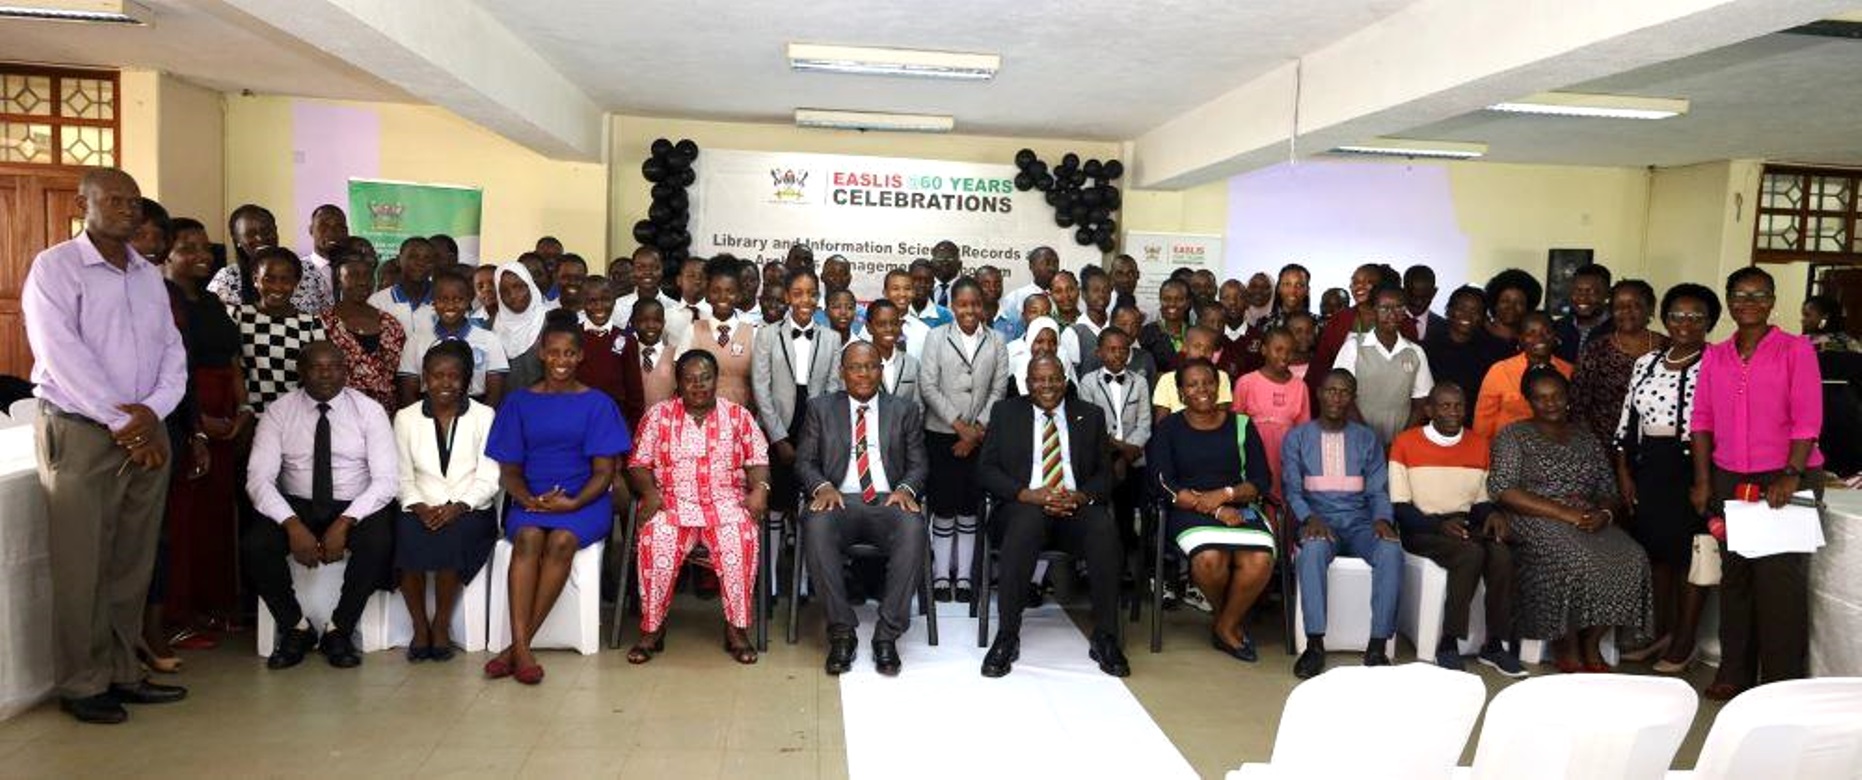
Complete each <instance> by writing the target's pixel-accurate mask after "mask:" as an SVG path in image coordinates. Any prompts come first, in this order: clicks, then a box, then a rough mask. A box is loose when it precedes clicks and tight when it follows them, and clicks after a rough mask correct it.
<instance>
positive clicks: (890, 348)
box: [860, 298, 924, 406]
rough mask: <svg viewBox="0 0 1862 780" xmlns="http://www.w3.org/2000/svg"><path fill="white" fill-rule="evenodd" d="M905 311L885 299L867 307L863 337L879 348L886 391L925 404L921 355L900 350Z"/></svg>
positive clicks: (880, 365) (883, 384) (880, 374)
mask: <svg viewBox="0 0 1862 780" xmlns="http://www.w3.org/2000/svg"><path fill="white" fill-rule="evenodd" d="M903 317H904V312H902V311H900V310H899V307H897V306H894V305H893V303H892V302H891V301H888V300H886V299H884V298H881V299H879V300H877V301H874V302H873V304H872V305H871V306H869V307H867V310H866V330H865V331H864V332H863V333H862V334H861V335H860V340H863V341H869V342H871V343H872V344H873V346H874V347H875V348H877V349H878V350H879V381H880V385H881V386H882V387H883V388H885V391H886V392H888V393H891V394H893V395H895V396H898V397H899V398H903V399H906V400H909V401H911V402H912V403H914V404H919V405H921V406H922V405H923V404H924V399H923V398H922V397H920V395H919V392H918V388H919V387H920V382H919V379H918V358H915V357H912V355H911V353H909V352H906V351H905V350H903V349H899V335H900V334H901V333H902V328H903V327H904V322H903Z"/></svg>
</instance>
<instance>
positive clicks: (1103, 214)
mask: <svg viewBox="0 0 1862 780" xmlns="http://www.w3.org/2000/svg"><path fill="white" fill-rule="evenodd" d="M1111 218H1112V210H1111V209H1109V208H1106V207H1104V206H1098V207H1095V208H1094V209H1093V213H1092V215H1091V216H1090V217H1089V218H1088V219H1087V220H1086V221H1088V222H1092V223H1095V224H1097V223H1100V222H1104V221H1106V220H1108V219H1111Z"/></svg>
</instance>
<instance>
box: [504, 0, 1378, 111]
mask: <svg viewBox="0 0 1862 780" xmlns="http://www.w3.org/2000/svg"><path fill="white" fill-rule="evenodd" d="M476 2H478V3H479V5H480V6H482V7H483V8H485V9H486V10H487V11H489V12H491V13H492V14H493V15H494V16H495V17H497V19H498V20H499V21H500V22H501V23H502V24H504V25H505V26H506V27H508V28H509V29H510V30H511V31H512V32H513V33H515V34H516V35H517V36H518V37H519V38H520V39H522V40H523V41H525V42H526V43H528V44H529V45H530V46H531V48H533V49H534V50H536V51H537V52H538V53H540V54H541V55H542V56H543V57H544V58H545V59H546V60H548V61H549V62H550V64H551V65H552V66H554V67H555V68H556V69H557V71H559V72H560V73H562V74H563V75H564V76H566V77H568V78H569V79H570V80H571V81H573V82H575V83H576V84H578V85H579V86H581V88H582V89H583V91H584V92H586V93H588V95H589V96H590V97H592V98H593V99H594V100H595V101H596V102H597V103H599V104H601V105H602V106H603V107H604V108H606V109H608V110H610V111H615V112H620V113H634V114H647V115H659V116H678V117H690V118H703V119H723V120H753V121H780V122H788V121H790V119H791V117H792V115H793V112H794V110H795V109H796V108H829V109H846V110H860V111H888V112H906V113H930V114H950V115H953V116H955V117H956V121H957V131H958V132H961V133H980V134H991V135H1034V136H1048V137H1067V138H1079V139H1095V140H1123V139H1130V138H1135V137H1137V135H1138V134H1139V133H1141V132H1143V131H1145V130H1148V129H1150V128H1152V127H1154V126H1156V125H1158V124H1160V123H1162V122H1164V121H1165V120H1167V119H1169V118H1171V117H1173V116H1175V115H1177V114H1179V113H1181V112H1183V111H1184V110H1186V109H1189V108H1191V107H1193V106H1196V105H1198V104H1200V103H1202V102H1204V101H1207V100H1209V99H1211V98H1214V97H1215V96H1217V95H1219V94H1221V93H1223V92H1226V91H1228V90H1230V89H1233V88H1234V87H1235V86H1236V85H1238V84H1242V83H1244V82H1246V81H1248V80H1249V79H1252V78H1254V77H1256V76H1258V75H1260V74H1261V73H1264V72H1266V71H1267V70H1268V69H1269V68H1271V67H1273V66H1275V65H1279V64H1281V63H1284V62H1286V61H1288V60H1291V59H1293V58H1295V57H1296V56H1298V55H1299V54H1301V53H1304V52H1309V51H1312V50H1314V49H1317V48H1320V47H1322V46H1324V45H1326V44H1328V43H1331V42H1333V41H1335V40H1337V39H1339V38H1341V37H1343V36H1344V35H1345V34H1347V33H1349V32H1351V31H1353V30H1357V29H1359V28H1361V27H1364V26H1366V25H1368V24H1370V23H1372V22H1374V21H1376V20H1378V19H1380V18H1382V17H1384V16H1387V15H1389V14H1391V13H1393V12H1395V11H1397V10H1399V9H1401V8H1403V7H1404V6H1406V5H1408V4H1409V2H1410V0H1327V1H1326V2H1312V0H1249V1H1248V2H1219V3H1211V2H1205V1H1203V0H1151V1H1150V2H1145V3H1132V2H1131V1H1130V0H1016V1H1015V2H1004V1H1003V0H945V2H939V3H922V2H906V1H905V0H813V2H806V3H743V2H730V1H729V0H628V1H627V2H619V1H618V0H476ZM790 42H805V43H830V44H842V45H856V46H890V47H905V48H921V49H938V50H947V51H966V52H980V53H991V54H999V55H1001V57H1002V69H1001V71H1000V72H999V73H998V74H997V76H996V78H995V79H994V80H993V81H990V82H984V83H954V82H953V83H945V82H935V81H923V80H917V79H900V78H888V77H884V76H849V75H840V74H810V73H792V72H790V70H789V67H788V61H787V59H786V53H785V46H786V45H787V44H788V43H790Z"/></svg>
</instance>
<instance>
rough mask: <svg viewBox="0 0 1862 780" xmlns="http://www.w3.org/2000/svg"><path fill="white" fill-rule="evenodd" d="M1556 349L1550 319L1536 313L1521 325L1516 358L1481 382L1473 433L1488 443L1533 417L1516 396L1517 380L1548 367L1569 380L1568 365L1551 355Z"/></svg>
mask: <svg viewBox="0 0 1862 780" xmlns="http://www.w3.org/2000/svg"><path fill="white" fill-rule="evenodd" d="M1557 348H1558V334H1557V333H1556V332H1555V331H1553V330H1552V318H1551V315H1548V314H1546V313H1545V312H1542V311H1535V312H1531V313H1529V314H1527V315H1526V316H1525V318H1524V319H1522V320H1521V321H1520V325H1519V354H1517V355H1514V356H1512V357H1510V358H1507V359H1505V360H1502V361H1500V362H1498V363H1495V364H1493V368H1490V369H1487V378H1486V379H1484V380H1482V381H1481V392H1480V396H1479V397H1478V398H1477V399H1476V400H1475V402H1474V432H1475V433H1478V434H1480V435H1481V436H1482V437H1484V438H1487V439H1489V440H1491V439H1493V437H1494V435H1495V434H1497V433H1499V432H1500V429H1502V428H1505V427H1506V426H1508V425H1512V424H1513V423H1516V422H1519V421H1520V420H1524V419H1526V418H1528V417H1531V416H1532V406H1531V404H1528V403H1527V402H1526V397H1525V396H1524V395H1521V394H1520V392H1519V380H1520V379H1522V378H1524V377H1525V376H1526V372H1527V371H1528V370H1530V369H1532V368H1533V367H1535V366H1548V365H1549V366H1551V367H1553V368H1556V369H1558V373H1560V374H1564V375H1565V378H1566V379H1570V378H1571V364H1570V363H1567V362H1565V361H1564V360H1563V359H1562V358H1559V357H1557V356H1555V355H1553V354H1552V351H1553V350H1555V349H1557Z"/></svg>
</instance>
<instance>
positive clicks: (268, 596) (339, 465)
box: [239, 341, 444, 669]
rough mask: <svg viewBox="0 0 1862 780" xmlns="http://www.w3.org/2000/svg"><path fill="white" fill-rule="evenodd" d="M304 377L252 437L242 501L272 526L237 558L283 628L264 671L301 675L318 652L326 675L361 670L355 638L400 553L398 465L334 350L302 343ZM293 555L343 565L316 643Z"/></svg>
mask: <svg viewBox="0 0 1862 780" xmlns="http://www.w3.org/2000/svg"><path fill="white" fill-rule="evenodd" d="M297 375H298V377H299V379H300V381H301V382H302V383H303V386H302V387H301V388H299V389H297V390H293V391H291V392H290V393H288V394H286V395H285V396H284V397H282V398H279V399H278V400H276V401H273V402H271V404H269V405H267V406H266V407H265V415H264V416H263V417H261V418H259V427H258V429H257V430H256V431H254V432H253V436H252V457H251V459H250V460H249V461H248V465H247V466H246V492H247V494H249V495H250V496H251V497H252V507H253V508H254V509H256V510H257V511H258V513H259V515H261V516H262V517H263V518H264V519H265V520H269V521H271V522H269V523H267V522H259V523H255V524H253V525H252V526H251V527H249V528H247V529H246V533H245V535H244V536H243V537H242V538H241V539H240V550H239V553H240V560H241V561H243V562H244V563H245V568H246V572H247V573H248V574H249V575H250V576H251V577H252V584H253V588H254V589H255V590H257V591H258V593H259V598H260V599H262V600H264V602H265V607H266V609H269V610H271V613H272V617H273V618H274V619H275V620H276V621H277V624H278V634H277V639H276V641H275V642H274V643H273V644H272V648H273V650H272V654H271V656H270V657H269V658H267V659H266V660H265V665H266V667H267V668H269V669H287V668H290V667H293V666H296V665H298V664H299V663H302V662H303V660H304V654H305V653H307V652H309V651H310V649H311V647H313V646H315V647H317V649H318V650H319V651H320V652H322V653H323V658H324V660H326V661H328V662H329V664H330V665H331V666H334V667H336V668H338V669H348V668H353V667H355V666H358V665H360V664H361V663H362V655H361V654H360V653H357V652H356V647H355V643H354V641H353V640H352V639H351V636H352V635H353V634H354V633H355V630H356V622H357V620H358V619H360V618H361V616H362V610H363V608H364V607H366V606H368V600H369V596H371V595H373V594H374V593H375V590H376V588H377V587H378V586H379V585H381V584H382V583H385V582H387V581H388V567H389V564H390V563H391V562H392V556H393V551H394V526H393V523H394V518H393V517H392V515H391V513H390V512H389V511H388V506H389V502H390V501H393V500H394V496H395V492H396V491H397V490H399V489H400V479H401V476H400V472H399V470H398V467H397V465H396V464H397V462H398V460H399V457H400V456H399V455H398V450H397V448H396V444H395V441H394V427H393V425H392V424H391V423H390V422H389V421H388V413H387V412H385V411H383V410H382V408H381V404H379V403H376V402H375V401H374V400H373V399H371V398H369V397H368V396H367V395H364V394H363V393H362V392H361V391H359V390H354V389H351V388H349V387H346V386H345V385H346V384H347V383H348V381H349V367H348V366H347V365H345V364H344V362H343V353H342V352H341V351H339V350H337V348H336V346H335V345H333V344H331V343H330V342H327V341H314V342H311V343H310V344H308V345H305V347H304V349H303V351H302V352H299V353H298V357H297ZM442 457H444V456H442ZM442 462H444V461H442ZM287 556H289V559H290V560H295V561H297V563H298V564H299V565H301V566H304V567H307V568H316V567H317V566H319V565H323V564H335V563H342V562H344V560H345V558H346V559H347V563H346V564H345V568H344V570H343V587H342V594H341V595H340V596H339V597H338V598H337V601H336V607H335V609H333V610H332V611H331V612H330V622H329V627H328V630H327V631H325V632H324V633H323V635H322V637H323V638H322V640H321V641H319V640H318V638H317V636H318V635H317V631H316V628H317V627H316V626H314V625H312V624H311V622H310V620H309V618H308V616H307V615H306V614H305V611H304V609H303V606H302V605H301V604H299V603H298V600H297V595H296V594H295V593H293V592H292V589H291V569H290V565H289V563H288V561H287Z"/></svg>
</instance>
